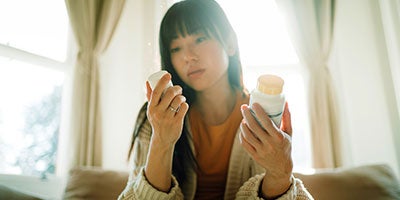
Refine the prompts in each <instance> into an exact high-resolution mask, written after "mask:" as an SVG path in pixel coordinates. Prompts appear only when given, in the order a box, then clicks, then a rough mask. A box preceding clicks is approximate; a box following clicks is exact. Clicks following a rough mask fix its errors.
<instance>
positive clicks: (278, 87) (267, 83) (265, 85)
mask: <svg viewBox="0 0 400 200" xmlns="http://www.w3.org/2000/svg"><path fill="white" fill-rule="evenodd" d="M283 83H284V81H283V79H282V78H281V77H279V76H275V75H271V74H265V75H261V76H260V77H259V78H258V81H257V89H258V91H260V92H262V93H264V94H270V95H276V94H280V93H282V88H283Z"/></svg>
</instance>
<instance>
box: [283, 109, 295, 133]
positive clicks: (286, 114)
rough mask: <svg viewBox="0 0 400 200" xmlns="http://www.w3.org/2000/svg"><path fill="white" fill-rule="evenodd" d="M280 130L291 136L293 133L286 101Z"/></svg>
mask: <svg viewBox="0 0 400 200" xmlns="http://www.w3.org/2000/svg"><path fill="white" fill-rule="evenodd" d="M281 130H282V131H283V132H285V133H287V134H288V135H290V136H292V133H293V130H292V120H291V116H290V111H289V104H288V103H287V102H286V103H285V109H284V110H283V114H282V124H281Z"/></svg>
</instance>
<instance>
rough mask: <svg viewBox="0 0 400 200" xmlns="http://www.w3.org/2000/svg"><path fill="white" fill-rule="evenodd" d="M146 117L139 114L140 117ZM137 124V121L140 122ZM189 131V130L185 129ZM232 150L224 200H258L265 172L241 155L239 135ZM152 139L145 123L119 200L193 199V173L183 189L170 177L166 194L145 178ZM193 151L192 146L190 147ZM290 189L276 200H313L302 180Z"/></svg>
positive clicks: (149, 129) (294, 179)
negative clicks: (169, 184) (170, 186)
mask: <svg viewBox="0 0 400 200" xmlns="http://www.w3.org/2000/svg"><path fill="white" fill-rule="evenodd" d="M143 116H145V113H141V114H140V115H139V117H143ZM186 120H188V119H186ZM139 121H140V120H139ZM188 130H190V127H188ZM239 133H240V129H239V130H238V131H237V133H236V135H237V136H236V138H235V141H234V143H233V146H232V152H231V157H230V161H229V169H228V178H227V182H226V189H225V195H224V199H225V200H230V199H261V198H260V197H259V196H258V194H259V188H260V183H261V180H262V179H263V177H264V170H263V168H262V167H260V166H259V165H258V164H257V163H256V162H255V161H254V160H253V159H251V157H250V156H249V155H248V154H247V153H246V152H245V151H244V149H243V147H242V146H241V145H240V142H239V139H238V134H239ZM150 138H151V126H150V123H149V122H148V121H146V122H145V124H144V126H143V127H142V128H141V130H140V132H139V136H138V137H137V138H136V141H135V144H134V152H133V162H134V165H133V170H132V171H131V173H130V177H129V180H128V183H127V185H126V187H125V189H124V191H123V192H122V193H121V195H120V196H119V198H118V199H119V200H127V199H130V200H136V199H137V200H139V199H140V200H145V199H160V200H161V199H162V200H164V199H166V200H167V199H168V200H169V199H173V200H177V199H193V197H194V194H195V192H196V181H195V180H197V178H196V172H195V171H194V170H191V171H190V174H187V177H188V179H189V180H188V181H186V185H182V186H180V185H179V184H178V182H177V180H176V178H175V177H174V176H172V181H173V183H172V188H171V190H170V191H169V192H168V193H165V192H162V191H159V190H157V189H155V188H154V187H153V186H152V185H151V184H150V183H149V182H148V181H147V179H146V177H145V176H144V165H145V163H146V158H147V153H148V150H149V144H150ZM191 146H192V148H193V144H191ZM292 183H293V184H292V186H291V187H290V189H289V190H288V191H287V192H286V193H285V194H284V195H282V196H281V197H279V198H278V199H279V200H289V199H296V200H307V199H313V198H312V196H311V195H310V193H309V192H308V191H307V190H306V189H305V188H304V185H303V183H302V182H301V180H299V179H297V178H295V177H292Z"/></svg>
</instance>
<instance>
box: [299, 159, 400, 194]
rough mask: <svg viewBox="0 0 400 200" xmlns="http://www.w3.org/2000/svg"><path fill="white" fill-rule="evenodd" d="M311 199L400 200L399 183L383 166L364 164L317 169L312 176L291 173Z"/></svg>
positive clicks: (388, 169)
mask: <svg viewBox="0 0 400 200" xmlns="http://www.w3.org/2000/svg"><path fill="white" fill-rule="evenodd" d="M295 176H296V177H297V178H300V179H301V180H302V181H303V183H304V185H305V187H306V188H307V190H308V191H309V192H310V193H311V194H312V195H313V197H314V198H315V199H322V200H330V199H332V200H333V199H335V200H337V199H340V200H347V199H349V200H350V199H352V200H353V199H363V200H368V199H371V200H375V199H379V200H386V199H387V200H389V199H390V200H392V199H400V185H399V182H398V180H397V179H396V178H395V176H394V173H393V172H392V170H391V169H390V168H389V167H388V166H387V165H366V166H361V167H354V168H348V169H336V170H333V171H332V170H329V171H320V172H317V173H315V174H313V175H305V174H299V173H295Z"/></svg>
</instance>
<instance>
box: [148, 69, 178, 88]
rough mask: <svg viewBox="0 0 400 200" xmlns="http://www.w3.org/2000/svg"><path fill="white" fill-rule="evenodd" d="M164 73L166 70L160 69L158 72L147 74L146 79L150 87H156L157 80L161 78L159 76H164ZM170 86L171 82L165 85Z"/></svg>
mask: <svg viewBox="0 0 400 200" xmlns="http://www.w3.org/2000/svg"><path fill="white" fill-rule="evenodd" d="M166 73H168V72H167V71H165V70H161V71H158V72H156V73H154V74H151V75H150V76H149V78H148V79H147V80H148V81H149V83H150V87H151V89H154V88H155V87H156V85H157V83H158V81H159V80H160V79H161V77H162V76H164V74H166ZM170 86H172V82H169V83H168V85H167V87H170Z"/></svg>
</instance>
